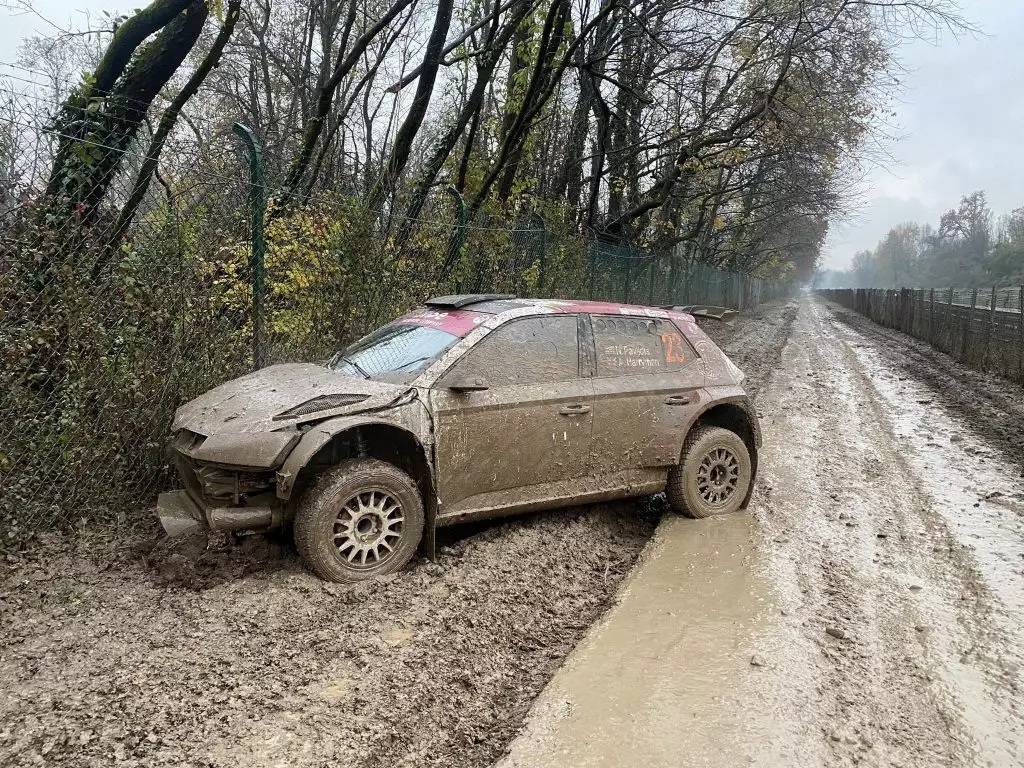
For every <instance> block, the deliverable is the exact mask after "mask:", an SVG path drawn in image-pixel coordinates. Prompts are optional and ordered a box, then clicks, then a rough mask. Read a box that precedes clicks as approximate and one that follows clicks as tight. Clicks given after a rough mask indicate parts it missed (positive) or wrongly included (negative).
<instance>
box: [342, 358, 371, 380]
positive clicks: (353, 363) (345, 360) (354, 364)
mask: <svg viewBox="0 0 1024 768" xmlns="http://www.w3.org/2000/svg"><path fill="white" fill-rule="evenodd" d="M338 359H339V360H341V362H343V363H348V364H349V365H351V366H352V367H353V368H355V369H356V370H357V371H359V373H361V374H362V376H363V378H364V379H368V378H370V374H368V373H367V372H366V370H365V369H364V368H363V366H361V365H360V364H359V363H357V362H356V361H355V360H353V359H352V358H351V357H345V356H344V355H338Z"/></svg>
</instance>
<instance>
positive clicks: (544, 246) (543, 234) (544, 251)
mask: <svg viewBox="0 0 1024 768" xmlns="http://www.w3.org/2000/svg"><path fill="white" fill-rule="evenodd" d="M533 220H534V222H535V223H539V224H540V266H539V272H538V274H537V295H538V296H544V278H545V277H546V276H547V264H548V225H547V222H545V221H544V217H543V216H541V215H540V214H539V213H537V212H536V211H535V212H534V214H533Z"/></svg>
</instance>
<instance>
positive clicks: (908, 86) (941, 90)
mask: <svg viewBox="0 0 1024 768" xmlns="http://www.w3.org/2000/svg"><path fill="white" fill-rule="evenodd" d="M961 2H962V6H963V11H964V15H965V16H966V17H967V19H968V20H969V21H970V22H971V23H972V24H974V25H975V26H977V27H979V28H980V29H981V31H982V34H981V35H977V36H965V37H961V38H959V39H954V38H953V37H951V36H950V35H948V34H947V35H945V36H944V37H943V38H942V39H941V40H940V41H939V42H938V44H937V45H933V44H931V43H926V42H912V43H908V44H907V45H906V46H905V47H904V48H903V49H902V51H901V52H900V58H901V61H902V63H903V65H904V66H905V67H906V68H907V69H908V70H909V71H908V73H907V74H906V75H905V76H903V77H901V81H902V85H903V92H902V93H901V95H900V97H899V100H898V102H897V103H896V104H895V105H894V107H895V111H896V116H895V118H894V119H893V126H892V133H893V136H894V139H893V140H892V141H889V142H887V143H886V145H885V148H886V150H887V151H888V153H889V155H890V156H891V158H892V161H891V162H889V163H886V164H885V167H874V168H871V169H869V173H868V178H867V187H866V189H865V192H864V195H863V200H862V201H861V203H862V204H861V205H860V206H859V207H858V209H857V211H856V213H855V214H854V215H853V216H851V217H850V218H849V219H848V220H846V221H843V222H836V223H834V225H833V227H832V230H831V232H830V233H829V238H828V242H827V244H826V247H825V255H824V259H823V266H826V267H830V268H844V267H846V266H848V265H849V262H850V259H851V257H852V256H853V254H854V253H855V252H856V251H859V250H863V249H865V248H873V247H874V246H875V244H876V243H877V242H878V241H879V240H880V239H881V238H882V237H883V236H884V235H885V233H886V232H887V231H888V230H889V228H890V227H893V226H895V225H896V224H900V223H902V222H904V221H917V222H930V223H932V224H936V223H938V218H939V216H940V215H941V214H942V212H943V211H945V210H947V209H949V208H952V207H953V206H955V205H956V204H957V202H958V201H959V199H960V198H961V197H962V196H963V195H967V194H970V193H971V192H973V191H975V190H978V189H984V190H985V191H986V192H987V193H988V196H989V203H990V205H991V206H992V209H993V210H994V211H995V212H996V213H997V214H998V213H1005V212H1007V211H1010V210H1012V209H1013V208H1017V207H1021V206H1024V0H961ZM34 5H35V7H36V8H38V9H39V10H40V12H41V13H42V14H43V15H44V16H47V17H48V18H51V19H54V20H55V21H58V22H60V23H62V24H67V22H69V21H72V22H74V23H75V24H76V25H81V24H82V23H83V21H84V18H85V17H84V16H83V15H82V13H80V12H78V11H73V10H70V9H72V8H74V9H83V10H89V11H91V13H92V14H93V16H94V17H96V16H97V15H98V13H99V11H100V10H102V9H106V10H110V11H116V10H118V9H120V8H130V7H133V6H137V5H141V3H140V2H138V0H136V1H135V2H134V3H125V4H123V5H119V4H117V3H116V2H114V3H112V2H110V1H109V0H34ZM0 22H2V23H0V51H2V53H0V61H4V62H10V61H12V60H13V59H14V58H15V50H16V48H17V44H18V41H19V40H20V39H21V38H22V37H24V36H25V35H27V34H31V33H32V32H33V31H44V30H45V29H46V25H45V24H44V23H42V22H41V21H39V20H38V19H36V18H34V17H32V16H15V15H12V14H11V13H10V11H7V10H5V9H3V8H0Z"/></svg>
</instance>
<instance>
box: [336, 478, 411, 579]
mask: <svg viewBox="0 0 1024 768" xmlns="http://www.w3.org/2000/svg"><path fill="white" fill-rule="evenodd" d="M404 530H405V514H404V513H403V511H402V505H401V504H400V503H399V502H398V501H397V500H396V499H395V498H394V497H393V496H392V495H391V494H389V493H388V492H387V491H385V490H383V489H380V488H373V489H370V490H366V491H360V492H359V493H357V494H355V495H354V496H352V498H350V499H349V500H348V501H346V502H345V503H344V504H343V505H342V507H341V509H340V510H339V512H338V516H337V517H336V518H335V519H334V539H333V543H334V547H335V549H336V550H337V552H338V555H339V556H340V557H341V558H342V560H344V561H345V564H346V565H348V566H349V567H351V568H357V569H364V568H375V567H377V566H378V565H380V564H381V563H383V562H384V561H385V560H387V559H388V558H390V557H391V556H392V555H393V554H394V552H395V549H396V548H397V547H398V544H399V542H400V541H401V540H402V536H403V533H404Z"/></svg>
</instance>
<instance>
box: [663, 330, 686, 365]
mask: <svg viewBox="0 0 1024 768" xmlns="http://www.w3.org/2000/svg"><path fill="white" fill-rule="evenodd" d="M661 343H662V344H664V345H665V362H666V363H685V362H686V355H685V354H684V352H683V350H684V349H685V347H684V346H683V337H682V336H680V335H679V334H678V333H663V334H661Z"/></svg>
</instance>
